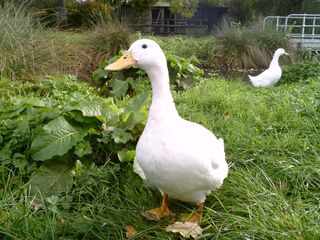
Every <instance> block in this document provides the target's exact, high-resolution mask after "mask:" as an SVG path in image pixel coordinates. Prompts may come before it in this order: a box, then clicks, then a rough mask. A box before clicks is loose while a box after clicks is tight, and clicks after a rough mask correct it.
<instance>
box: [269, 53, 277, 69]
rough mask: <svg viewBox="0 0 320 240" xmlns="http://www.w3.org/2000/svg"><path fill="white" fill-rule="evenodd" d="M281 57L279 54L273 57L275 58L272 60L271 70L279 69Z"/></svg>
mask: <svg viewBox="0 0 320 240" xmlns="http://www.w3.org/2000/svg"><path fill="white" fill-rule="evenodd" d="M279 57H280V55H278V54H274V55H273V58H272V60H271V62H270V66H269V68H270V67H278V66H279Z"/></svg>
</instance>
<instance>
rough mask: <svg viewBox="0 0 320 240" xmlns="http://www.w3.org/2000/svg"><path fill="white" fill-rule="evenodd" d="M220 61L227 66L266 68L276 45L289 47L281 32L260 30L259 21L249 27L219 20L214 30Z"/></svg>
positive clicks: (230, 67)
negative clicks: (219, 23)
mask: <svg viewBox="0 0 320 240" xmlns="http://www.w3.org/2000/svg"><path fill="white" fill-rule="evenodd" d="M215 36H216V39H217V42H218V44H217V45H218V48H217V52H218V55H219V58H220V59H221V60H220V61H221V62H222V63H224V64H225V65H226V67H227V68H228V69H233V68H266V67H268V65H269V63H270V61H271V58H272V55H273V53H274V51H275V50H276V49H277V48H284V49H286V51H288V52H290V51H291V50H292V47H291V45H290V44H289V40H288V38H287V37H286V34H285V33H284V32H274V31H272V30H271V29H265V30H262V23H261V22H258V23H256V24H252V25H250V26H248V27H242V26H240V25H230V24H229V23H228V22H226V21H225V22H222V24H221V27H220V28H219V29H218V30H217V32H216V33H215Z"/></svg>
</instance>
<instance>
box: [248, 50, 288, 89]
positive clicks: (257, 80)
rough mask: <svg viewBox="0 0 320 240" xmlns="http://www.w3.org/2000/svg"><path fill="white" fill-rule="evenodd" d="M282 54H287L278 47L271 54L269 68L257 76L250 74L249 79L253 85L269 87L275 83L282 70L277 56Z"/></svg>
mask: <svg viewBox="0 0 320 240" xmlns="http://www.w3.org/2000/svg"><path fill="white" fill-rule="evenodd" d="M283 54H286V55H289V54H288V53H286V51H285V50H284V49H283V48H278V49H277V50H276V51H275V53H274V54H273V58H272V61H271V63H270V65H269V68H268V69H267V70H265V71H264V72H262V73H260V74H259V75H258V76H255V77H253V76H250V75H249V79H250V81H251V83H252V85H253V86H255V87H269V86H271V85H274V84H276V83H277V82H278V81H279V79H280V78H281V74H282V70H281V68H280V65H279V57H280V56H282V55H283Z"/></svg>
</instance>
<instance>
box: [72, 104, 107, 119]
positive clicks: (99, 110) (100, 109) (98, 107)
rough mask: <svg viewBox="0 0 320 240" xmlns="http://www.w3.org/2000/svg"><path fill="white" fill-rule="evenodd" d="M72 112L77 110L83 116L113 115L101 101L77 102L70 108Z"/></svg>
mask: <svg viewBox="0 0 320 240" xmlns="http://www.w3.org/2000/svg"><path fill="white" fill-rule="evenodd" d="M71 109H72V110H79V111H81V112H82V114H83V116H87V117H96V116H109V115H112V114H113V111H112V109H111V108H110V107H109V106H108V105H107V104H106V103H105V102H104V101H103V100H101V101H94V102H79V103H78V104H77V105H75V106H72V107H71Z"/></svg>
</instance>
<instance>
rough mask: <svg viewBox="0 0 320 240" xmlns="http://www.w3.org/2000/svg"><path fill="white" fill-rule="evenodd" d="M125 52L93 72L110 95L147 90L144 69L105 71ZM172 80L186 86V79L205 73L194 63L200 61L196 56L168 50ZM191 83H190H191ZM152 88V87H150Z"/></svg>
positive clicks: (192, 78) (104, 62)
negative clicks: (179, 54) (186, 56)
mask: <svg viewBox="0 0 320 240" xmlns="http://www.w3.org/2000/svg"><path fill="white" fill-rule="evenodd" d="M122 54H124V52H120V54H119V55H117V56H115V57H113V58H111V59H110V60H103V61H102V62H100V64H99V68H98V69H97V70H96V71H94V72H93V74H92V78H93V79H94V81H95V82H96V83H98V84H99V85H100V86H105V93H106V94H107V95H109V96H115V97H117V98H122V97H124V96H126V95H134V94H135V93H136V92H139V91H141V88H142V89H143V90H146V87H145V85H146V81H147V75H146V73H145V72H144V71H143V70H140V69H138V68H129V69H124V70H122V71H119V72H113V71H105V70H104V67H105V66H107V65H108V64H109V63H111V62H113V61H115V60H116V59H118V58H119V57H121V56H122ZM165 54H166V57H167V62H168V69H169V74H170V80H171V82H172V83H174V84H176V85H177V86H178V87H180V88H186V84H185V82H186V81H185V80H187V79H191V83H192V82H193V81H197V80H199V78H200V76H202V75H203V73H204V72H203V70H202V69H200V68H198V67H196V66H195V65H194V63H199V60H198V59H197V58H196V57H195V56H191V57H190V58H187V59H185V58H182V57H178V56H176V55H174V54H172V53H169V52H166V53H165ZM189 84H190V83H189ZM149 89H150V88H149Z"/></svg>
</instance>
